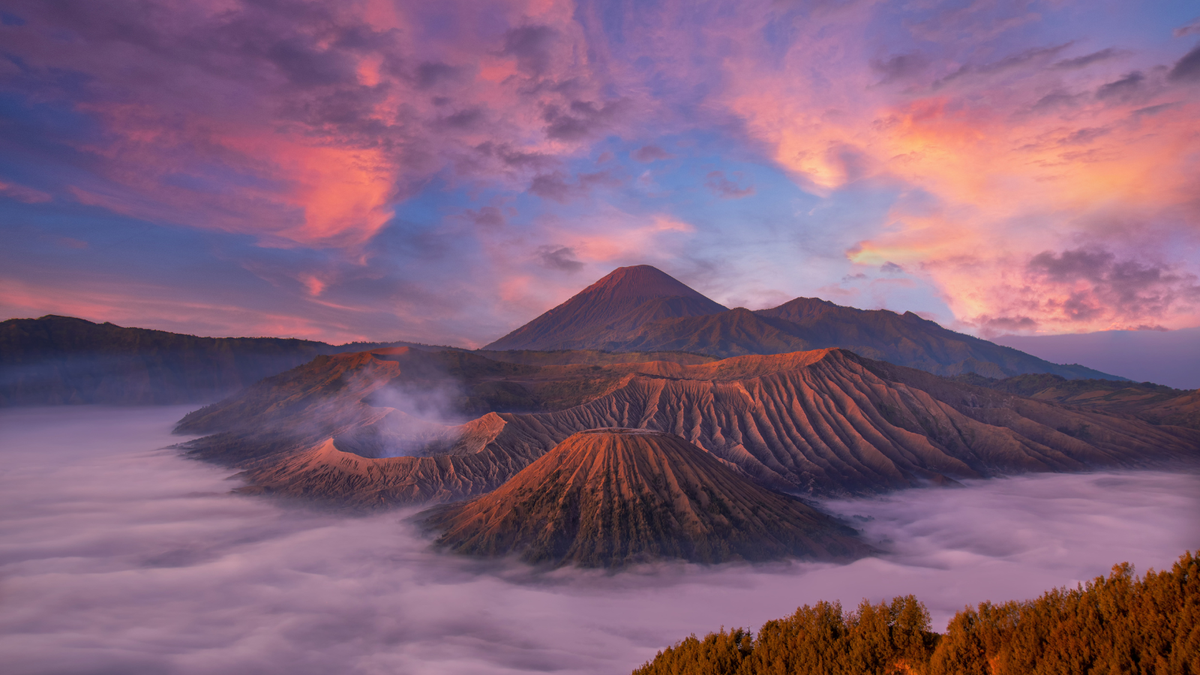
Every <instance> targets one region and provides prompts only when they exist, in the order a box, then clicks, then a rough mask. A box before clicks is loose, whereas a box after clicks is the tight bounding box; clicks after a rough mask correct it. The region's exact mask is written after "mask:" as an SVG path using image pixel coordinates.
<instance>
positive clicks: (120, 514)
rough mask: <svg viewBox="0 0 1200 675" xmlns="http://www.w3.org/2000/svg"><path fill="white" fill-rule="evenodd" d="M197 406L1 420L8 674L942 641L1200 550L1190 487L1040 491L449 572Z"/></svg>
mask: <svg viewBox="0 0 1200 675" xmlns="http://www.w3.org/2000/svg"><path fill="white" fill-rule="evenodd" d="M186 411H187V409H186V408H175V407H158V408H152V409H138V408H128V407H126V408H102V407H94V406H69V407H58V408H40V409H39V408H10V409H6V410H0V457H2V459H3V462H4V464H3V465H4V467H5V468H4V471H3V472H0V580H2V581H0V654H3V656H4V664H5V673H6V674H9V675H44V674H45V673H50V672H52V673H60V674H63V675H73V674H79V675H83V674H85V673H86V674H88V675H95V674H96V673H121V674H122V675H201V674H207V673H230V672H236V673H248V674H254V675H267V674H271V673H280V674H287V675H305V674H308V673H313V674H321V675H324V674H325V673H331V672H336V673H348V674H352V675H382V674H385V673H386V674H391V673H412V674H413V675H425V674H429V675H434V674H437V675H440V674H442V673H462V674H465V675H472V674H475V673H478V674H480V675H484V674H487V675H496V674H505V673H529V672H557V673H564V674H572V675H591V674H597V675H599V674H601V673H603V674H606V675H608V674H611V673H622V672H625V673H628V672H630V671H631V670H632V669H633V668H635V667H637V666H638V665H640V664H641V663H643V662H645V661H646V660H647V659H650V658H652V657H653V656H654V654H655V653H656V652H657V651H658V650H660V649H662V648H664V647H666V646H668V645H671V644H673V643H675V642H677V641H679V640H681V639H683V638H685V637H687V635H688V634H689V633H693V632H695V633H697V634H699V635H704V634H705V633H708V632H710V631H716V630H718V629H720V628H721V627H722V626H725V627H726V628H732V627H735V626H742V627H747V628H750V629H751V630H754V631H757V630H758V628H759V627H760V626H761V625H762V624H763V623H764V622H766V621H768V620H770V619H777V618H781V617H785V616H788V615H790V614H791V613H792V612H794V611H795V609H796V608H797V607H798V606H800V605H802V604H809V605H812V604H816V603H817V602H818V601H820V600H826V601H840V602H841V603H842V605H843V606H844V607H846V608H852V607H856V606H857V605H858V604H859V602H860V601H862V600H863V599H864V598H865V599H868V600H870V601H871V602H873V603H878V602H881V601H886V600H890V599H891V598H893V597H896V596H902V595H907V594H914V595H916V596H917V598H918V599H919V600H920V601H922V602H923V603H925V605H926V606H927V607H928V608H929V612H930V614H931V620H932V625H933V628H934V629H935V630H938V631H943V630H945V626H946V623H947V621H948V620H949V619H950V617H951V616H953V615H954V613H955V612H957V611H958V610H960V609H962V608H963V607H964V606H965V605H967V604H971V605H975V604H977V603H979V602H983V601H985V600H991V601H993V602H1003V601H1007V600H1023V599H1031V598H1034V597H1037V596H1039V595H1041V594H1042V593H1044V592H1046V591H1048V590H1050V589H1051V588H1054V587H1060V586H1069V587H1074V586H1075V585H1076V584H1079V583H1081V582H1086V581H1088V580H1090V579H1093V578H1095V577H1096V576H1100V575H1105V574H1108V573H1109V571H1110V570H1111V568H1112V566H1113V565H1114V564H1117V563H1119V562H1130V563H1132V564H1133V565H1134V566H1135V567H1136V569H1137V573H1138V574H1144V573H1145V572H1146V571H1148V570H1149V569H1156V570H1162V569H1169V568H1170V566H1171V565H1172V563H1173V562H1174V561H1176V560H1177V559H1178V558H1179V556H1181V555H1182V554H1183V553H1184V552H1185V551H1187V550H1194V549H1196V547H1197V546H1200V523H1198V522H1197V519H1196V517H1195V514H1196V511H1197V507H1198V506H1200V476H1197V475H1196V474H1195V473H1194V472H1187V471H1170V472H1167V471H1158V472H1155V471H1146V472H1130V473H1105V472H1097V473H1084V474H1044V475H1026V476H1020V477H1014V478H1008V479H991V480H986V481H967V484H968V485H969V486H970V489H939V488H931V489H922V490H903V491H899V492H894V493H891V494H888V495H885V496H882V497H879V498H876V499H855V500H845V501H838V502H826V503H825V504H824V508H826V509H829V510H831V511H833V512H835V513H837V514H839V515H842V516H844V517H846V518H849V519H851V521H852V522H853V523H854V524H855V526H856V527H859V528H861V530H862V532H863V536H864V537H865V538H866V539H867V540H868V541H870V542H871V543H872V544H875V545H877V546H878V547H880V548H881V549H883V550H884V553H883V554H881V555H879V556H876V557H871V558H865V559H862V560H858V561H856V562H854V563H851V564H847V565H835V564H826V563H811V562H800V561H795V562H781V563H774V564H769V565H754V566H751V565H735V564H729V565H719V566H710V567H706V566H698V565H688V564H670V563H664V564H660V565H656V566H650V567H643V568H637V569H634V570H630V571H625V572H622V573H620V574H615V575H610V574H606V573H604V572H602V571H585V570H579V569H575V568H571V569H564V570H559V571H557V572H553V573H539V572H535V571H533V570H531V569H530V568H529V567H527V566H525V565H521V564H518V563H507V562H501V563H487V564H484V563H479V562H477V561H473V560H470V559H465V558H460V557H458V556H448V555H439V554H437V553H435V552H434V551H432V550H430V546H429V540H428V539H427V538H425V537H423V536H422V535H420V533H419V532H418V531H417V529H416V528H415V527H414V526H413V525H412V523H411V522H410V521H408V520H406V518H407V515H408V514H406V513H405V512H402V511H388V512H384V513H380V514H377V515H373V516H368V517H346V516H338V515H335V514H330V513H327V512H317V511H312V510H307V509H304V508H295V507H294V505H291V506H290V507H289V506H287V505H283V504H281V503H278V502H275V501H272V500H269V499H264V498H261V497H249V496H242V495H236V494H232V493H230V491H229V490H230V488H231V487H232V486H234V485H237V484H238V483H237V479H236V478H233V479H231V477H230V474H231V473H232V470H230V469H226V468H222V467H217V466H213V465H209V464H204V463H200V462H195V461H191V460H188V459H186V458H184V457H182V456H181V455H180V454H179V453H178V452H177V451H175V450H172V449H169V448H167V449H160V448H162V446H163V445H166V444H169V443H174V442H178V441H179V440H182V439H181V438H180V437H177V436H176V437H172V436H170V435H169V430H170V428H171V425H172V423H173V422H174V421H176V420H177V419H178V418H179V417H181V416H182V415H183V414H184V413H185V412H186ZM409 513H411V512H409ZM855 516H857V518H855Z"/></svg>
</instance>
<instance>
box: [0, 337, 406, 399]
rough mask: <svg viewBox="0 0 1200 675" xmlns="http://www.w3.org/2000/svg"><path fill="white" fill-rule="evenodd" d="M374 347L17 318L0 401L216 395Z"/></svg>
mask: <svg viewBox="0 0 1200 675" xmlns="http://www.w3.org/2000/svg"><path fill="white" fill-rule="evenodd" d="M397 344H399V343H397ZM371 346H374V345H370V344H363V343H360V344H350V345H341V346H334V345H328V344H325V343H324V342H313V341H310V340H294V339H284V338H206V337H196V336H194V335H181V334H178V333H169V332H166V331H160V330H147V329H144V328H123V327H121V326H116V325H113V324H111V323H103V324H97V323H92V322H91V321H85V320H83V319H75V318H71V317H66V316H52V315H51V316H43V317H41V318H40V319H9V320H7V321H4V322H0V406H11V405H61V404H75V403H103V404H108V405H149V404H161V403H185V402H193V401H206V400H214V399H216V398H219V397H221V396H224V395H227V394H229V393H230V392H232V391H235V390H237V389H240V388H241V387H244V386H247V385H250V384H253V383H254V382H257V381H259V380H261V379H263V378H264V377H268V376H271V375H275V374H277V373H281V372H283V371H285V370H288V369H289V368H294V367H296V366H298V365H300V364H302V363H305V362H307V361H309V360H311V359H312V358H313V357H315V356H318V355H320V354H336V353H341V352H347V351H361V350H363V349H367V348H369V347H371Z"/></svg>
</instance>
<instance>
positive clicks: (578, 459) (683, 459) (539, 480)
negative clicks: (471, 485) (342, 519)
mask: <svg viewBox="0 0 1200 675" xmlns="http://www.w3.org/2000/svg"><path fill="white" fill-rule="evenodd" d="M421 519H422V521H423V522H424V524H425V525H426V526H427V527H429V528H432V529H435V530H437V531H439V532H441V533H442V534H441V535H440V536H439V537H438V539H437V545H438V546H440V547H442V548H445V549H448V550H451V551H454V552H457V553H462V554H467V555H473V556H479V557H503V556H506V555H510V554H512V553H516V554H517V555H519V557H520V558H521V559H522V560H524V561H526V562H529V563H532V564H535V565H548V566H559V565H564V564H576V565H579V566H583V567H610V568H619V567H624V566H627V565H631V564H636V563H641V562H647V561H651V560H658V559H682V560H688V561H692V562H700V563H720V562H727V561H731V560H744V561H760V560H771V559H776V558H784V557H798V558H809V559H820V560H846V559H851V558H855V557H859V556H862V555H865V554H869V553H870V552H872V550H871V549H870V547H868V546H866V545H864V544H862V543H861V542H860V541H859V540H858V539H857V538H856V536H855V535H856V533H855V531H854V530H853V529H851V528H849V527H847V526H845V525H842V524H840V523H838V522H836V521H834V520H833V519H832V518H830V517H829V516H826V515H825V514H822V513H820V512H819V511H817V510H815V509H813V508H811V507H809V506H807V505H805V504H804V503H802V502H801V501H800V500H798V499H796V498H794V497H789V496H786V495H782V494H778V493H775V492H772V491H770V490H767V489H765V488H763V487H761V486H759V485H757V484H755V483H754V482H752V481H750V480H748V479H747V478H745V477H744V476H742V475H741V474H739V473H738V472H737V471H735V470H734V469H732V468H730V467H729V466H728V465H727V464H725V463H723V462H721V461H719V460H718V459H716V458H715V457H713V456H712V455H711V454H709V453H707V452H705V451H704V450H701V449H700V448H698V447H696V446H695V445H692V444H691V443H688V442H687V441H685V440H683V439H682V438H680V437H678V436H674V435H672V434H666V433H663V432H659V431H652V430H648V429H621V428H612V429H595V430H590V431H582V432H579V433H576V434H573V435H571V436H569V437H568V438H567V439H566V440H564V441H563V442H562V443H559V444H558V445H557V446H555V447H554V448H553V449H552V450H550V451H549V452H547V453H546V454H545V455H543V456H542V457H541V458H539V459H538V460H536V461H535V462H533V463H532V464H530V465H529V466H527V467H525V468H524V469H522V470H521V471H520V472H519V473H517V474H516V475H515V476H513V477H512V478H511V479H509V480H508V482H506V483H504V485H502V486H500V487H499V488H498V489H496V490H495V491H493V492H490V493H488V494H486V495H484V496H482V497H479V498H477V499H474V500H472V501H468V502H461V503H458V504H453V505H450V506H445V507H440V508H437V509H434V510H432V511H429V512H426V513H425V514H422V516H421Z"/></svg>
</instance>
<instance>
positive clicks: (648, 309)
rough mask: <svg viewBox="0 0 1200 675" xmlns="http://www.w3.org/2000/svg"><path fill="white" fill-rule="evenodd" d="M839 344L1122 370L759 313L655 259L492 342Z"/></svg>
mask: <svg viewBox="0 0 1200 675" xmlns="http://www.w3.org/2000/svg"><path fill="white" fill-rule="evenodd" d="M831 347H837V348H841V349H849V350H851V351H853V352H855V353H857V354H860V355H862V356H866V357H867V358H871V359H876V360H882V361H888V362H890V363H895V364H897V365H903V366H909V367H912V368H920V369H922V370H925V371H927V372H931V373H935V374H938V375H960V374H963V373H979V374H981V375H983V376H985V377H995V378H1003V377H1010V376H1013V375H1020V374H1023V373H1053V374H1056V375H1061V376H1063V377H1066V378H1069V379H1078V378H1091V379H1114V380H1120V379H1122V378H1120V377H1116V376H1113V375H1107V374H1105V373H1101V372H1099V371H1096V370H1092V369H1090V368H1085V367H1083V366H1078V365H1059V364H1055V363H1050V362H1048V361H1044V360H1042V359H1039V358H1037V357H1034V356H1030V355H1029V354H1024V353H1022V352H1019V351H1017V350H1015V349H1011V348H1008V347H1001V346H1000V345H996V344H993V343H991V342H988V341H986V340H980V339H979V338H974V337H971V336H969V335H963V334H961V333H955V332H954V331H951V330H947V329H945V328H942V327H941V326H939V325H938V324H936V323H934V322H932V321H927V320H925V319H922V318H920V317H918V316H917V315H915V314H912V313H911V312H910V313H906V314H903V315H900V314H896V313H895V312H890V311H887V310H870V311H868V310H861V309H854V308H851V307H841V306H838V305H835V304H833V303H831V302H826V301H824V300H817V299H812V298H796V299H795V300H792V301H790V302H787V303H784V304H783V305H780V306H779V307H774V308H772V309H764V310H759V311H756V312H751V311H749V310H746V309H742V308H737V309H732V310H726V309H725V308H724V307H721V306H720V305H718V304H716V303H715V302H712V301H711V300H708V299H707V298H704V296H701V295H700V294H699V293H696V292H695V291H693V290H692V289H690V288H688V287H687V286H684V285H683V284H681V283H679V282H678V281H676V280H674V279H672V278H671V277H669V276H667V275H665V274H663V273H662V272H659V271H658V270H656V269H654V268H653V267H649V266H647V265H641V266H638V267H622V268H620V269H618V270H616V271H614V272H613V273H612V274H610V275H608V276H607V277H605V278H604V279H601V280H600V281H598V282H596V283H595V284H593V285H591V286H589V287H588V288H586V289H584V290H583V291H581V292H580V293H579V294H578V295H576V296H574V297H572V298H571V299H570V300H567V301H566V302H564V303H563V304H561V305H559V306H558V307H555V308H554V309H552V310H550V311H548V312H546V313H545V314H542V315H541V316H539V317H537V318H536V319H534V320H533V321H531V322H529V323H528V324H526V325H525V326H522V327H521V328H518V329H517V330H515V331H513V332H512V333H509V334H508V335H506V336H505V337H503V338H501V339H499V340H497V341H496V342H493V343H492V344H490V345H488V346H487V347H486V349H490V350H507V349H598V350H607V351H615V352H631V351H687V352H694V353H697V354H705V355H709V356H715V357H719V358H728V357H730V356H740V355H743V354H785V353H788V352H794V351H803V350H808V349H825V348H831Z"/></svg>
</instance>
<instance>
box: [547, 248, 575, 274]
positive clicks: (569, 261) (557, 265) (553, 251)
mask: <svg viewBox="0 0 1200 675" xmlns="http://www.w3.org/2000/svg"><path fill="white" fill-rule="evenodd" d="M537 257H538V259H539V260H541V261H542V266H544V267H548V268H550V269H552V270H559V271H562V272H578V271H579V270H581V269H583V263H581V262H579V260H577V259H576V258H575V249H573V248H571V247H569V246H556V245H550V246H541V247H538V250H537Z"/></svg>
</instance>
